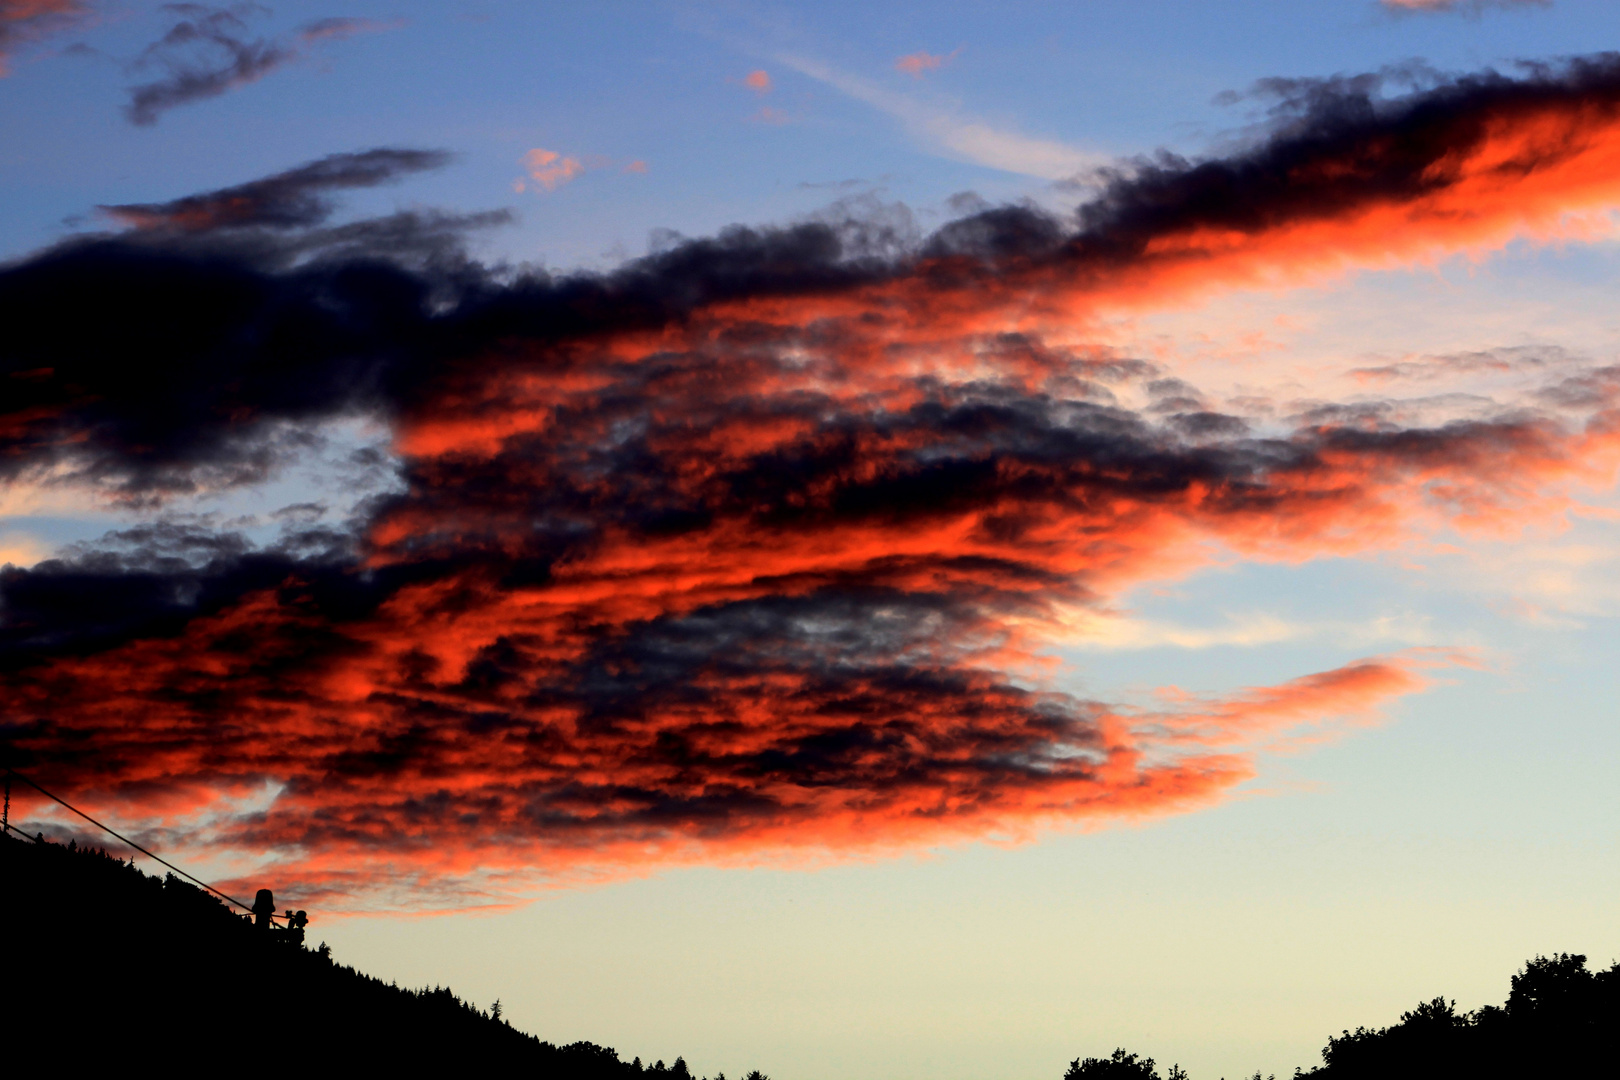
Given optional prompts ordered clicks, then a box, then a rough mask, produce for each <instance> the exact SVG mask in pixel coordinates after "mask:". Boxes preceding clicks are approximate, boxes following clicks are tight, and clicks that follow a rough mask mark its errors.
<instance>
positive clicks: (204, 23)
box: [124, 3, 403, 125]
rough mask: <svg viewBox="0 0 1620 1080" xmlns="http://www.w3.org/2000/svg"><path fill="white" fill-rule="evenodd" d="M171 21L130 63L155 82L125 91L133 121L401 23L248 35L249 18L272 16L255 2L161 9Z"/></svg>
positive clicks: (328, 24)
mask: <svg viewBox="0 0 1620 1080" xmlns="http://www.w3.org/2000/svg"><path fill="white" fill-rule="evenodd" d="M162 10H163V11H164V12H166V13H167V14H169V15H171V16H172V17H173V18H174V23H173V25H172V26H170V28H169V30H168V31H167V32H166V33H165V34H164V35H163V36H162V37H161V38H159V39H158V40H157V41H155V42H153V43H152V44H151V45H149V46H147V48H146V50H145V51H144V52H142V53H141V55H140V56H139V57H138V58H137V59H136V60H135V62H134V64H133V65H132V68H133V69H134V70H137V71H143V70H150V69H153V68H156V69H158V70H160V71H161V72H162V73H163V74H162V76H161V77H160V78H157V79H153V80H151V81H149V82H144V83H140V84H138V85H136V86H133V87H131V88H130V91H129V104H128V106H126V108H125V110H124V112H125V115H126V116H128V117H129V120H130V122H131V123H134V124H140V125H149V124H155V123H157V121H158V118H159V117H160V116H162V115H163V114H164V113H165V112H167V111H168V110H170V109H173V108H175V107H177V106H180V105H187V104H190V103H192V102H195V101H202V100H205V99H207V98H213V97H218V96H220V95H221V94H224V93H226V92H228V91H231V90H235V89H236V88H238V87H241V86H246V85H248V84H249V83H253V82H257V81H258V80H260V79H262V78H264V77H265V76H266V75H269V74H270V73H271V72H273V71H276V70H277V69H279V68H282V67H285V66H286V65H287V64H289V63H291V62H292V61H293V60H295V59H297V58H298V57H299V56H300V55H302V53H303V51H304V50H305V49H307V48H309V47H310V46H313V45H316V44H318V43H320V42H322V41H331V40H341V39H343V38H350V37H354V36H356V35H359V34H369V33H377V32H380V31H384V30H392V29H396V28H397V27H399V26H401V25H403V23H401V22H398V21H392V22H382V21H378V20H375V19H358V18H341V17H339V18H326V19H317V20H315V21H314V22H311V23H307V24H305V25H304V26H302V27H300V28H299V29H298V30H296V31H295V32H294V33H293V34H292V35H291V36H287V37H280V38H271V37H255V36H253V35H252V33H251V31H250V29H249V26H248V22H249V20H250V19H253V18H256V17H260V16H266V15H269V14H270V13H271V12H270V9H269V8H266V7H263V6H261V5H259V4H254V3H237V4H231V5H229V6H227V7H215V6H211V5H208V4H194V3H182V4H165V5H163V8H162Z"/></svg>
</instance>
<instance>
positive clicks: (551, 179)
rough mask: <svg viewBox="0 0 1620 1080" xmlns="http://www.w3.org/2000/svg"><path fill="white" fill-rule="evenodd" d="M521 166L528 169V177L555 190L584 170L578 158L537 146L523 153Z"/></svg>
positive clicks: (546, 187) (549, 189)
mask: <svg viewBox="0 0 1620 1080" xmlns="http://www.w3.org/2000/svg"><path fill="white" fill-rule="evenodd" d="M523 167H524V168H525V169H527V170H528V173H529V179H531V180H533V181H534V182H535V183H536V184H539V185H540V186H541V187H543V188H545V189H546V190H547V191H556V190H557V189H558V188H560V187H562V186H563V185H564V184H566V183H568V182H569V181H570V180H572V179H573V178H574V177H576V176H578V175H579V174H580V173H582V172H584V171H585V166H584V165H582V164H580V162H579V159H578V158H571V157H563V156H562V155H561V154H559V153H557V151H555V150H542V149H540V148H539V147H536V148H535V149H533V150H530V151H529V152H528V153H527V154H524V155H523Z"/></svg>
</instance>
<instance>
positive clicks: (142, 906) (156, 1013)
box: [0, 834, 766, 1080]
mask: <svg viewBox="0 0 1620 1080" xmlns="http://www.w3.org/2000/svg"><path fill="white" fill-rule="evenodd" d="M0 926H3V927H4V929H5V934H4V938H5V948H4V951H3V953H0V955H3V956H4V978H5V984H6V993H5V999H6V1002H7V1007H6V1010H5V1012H6V1016H5V1018H4V1020H3V1021H0V1023H3V1024H4V1026H5V1031H6V1038H7V1043H8V1052H9V1053H11V1054H12V1055H13V1057H14V1059H15V1060H23V1059H24V1057H25V1056H26V1057H29V1058H33V1059H34V1060H40V1061H56V1062H59V1063H60V1064H62V1065H70V1066H73V1067H74V1069H75V1071H78V1069H79V1068H80V1067H82V1066H86V1065H97V1064H101V1065H107V1066H115V1067H117V1068H119V1069H127V1068H128V1067H129V1066H130V1065H131V1063H133V1062H135V1061H145V1062H148V1063H149V1064H151V1065H153V1066H159V1065H160V1064H169V1065H175V1066H184V1067H186V1068H188V1069H196V1070H198V1071H204V1072H210V1073H220V1074H222V1075H233V1074H234V1075H253V1076H259V1075H272V1074H273V1075H278V1076H282V1077H287V1078H296V1077H300V1076H309V1075H324V1074H326V1073H327V1072H330V1071H335V1070H337V1069H344V1070H348V1069H354V1070H358V1071H357V1073H356V1075H371V1076H376V1075H383V1074H382V1073H381V1072H379V1070H382V1069H398V1070H401V1071H400V1072H399V1073H398V1075H402V1076H421V1075H424V1074H426V1073H428V1072H430V1071H432V1070H436V1069H445V1070H454V1072H453V1073H451V1075H457V1074H467V1073H469V1072H471V1071H474V1070H483V1069H501V1070H503V1071H502V1072H501V1073H500V1074H499V1075H513V1076H519V1075H520V1076H524V1077H537V1078H556V1080H688V1078H689V1077H690V1073H689V1072H688V1070H687V1067H686V1063H685V1062H684V1061H682V1060H681V1059H679V1058H677V1059H676V1061H675V1064H674V1065H673V1066H665V1065H664V1063H663V1062H661V1061H660V1062H658V1063H657V1064H656V1065H653V1066H643V1065H642V1064H641V1062H640V1060H639V1059H637V1060H635V1061H630V1062H625V1061H620V1060H619V1056H618V1054H617V1053H615V1052H614V1051H613V1050H611V1049H609V1048H607V1047H604V1046H596V1045H593V1044H591V1043H587V1042H576V1043H573V1044H570V1045H567V1046H555V1045H553V1044H551V1043H548V1042H542V1041H541V1040H540V1039H538V1038H536V1037H535V1036H533V1035H528V1034H525V1033H524V1032H522V1031H519V1030H517V1029H516V1028H514V1027H512V1026H511V1025H510V1024H508V1023H506V1022H505V1021H504V1020H502V1019H500V1017H499V1009H498V1008H497V1009H495V1010H493V1011H494V1013H495V1015H491V1014H490V1013H486V1012H483V1011H480V1010H479V1009H477V1008H475V1007H474V1006H473V1005H472V1004H470V1003H468V1002H464V1001H462V1000H460V999H459V998H457V997H456V995H455V994H454V993H452V992H451V991H450V990H449V988H447V987H434V988H433V989H431V990H428V989H423V990H408V989H404V988H401V987H398V986H392V985H390V984H388V983H385V982H382V981H381V980H379V979H375V978H372V977H371V976H369V975H363V974H361V973H360V972H358V971H356V970H355V969H354V968H352V967H347V966H344V965H342V964H337V963H334V962H333V961H332V959H331V957H330V954H329V952H328V951H327V950H326V948H325V947H324V945H323V946H322V947H321V948H318V949H308V948H305V947H304V946H303V945H302V944H298V943H297V942H296V941H294V940H293V939H294V936H295V935H292V934H288V933H286V932H285V931H276V932H268V931H266V930H262V929H255V927H254V926H253V924H252V923H251V922H249V921H248V920H246V919H244V918H242V917H241V916H240V915H238V914H235V913H233V912H232V911H231V910H230V909H229V908H228V907H226V905H225V904H223V903H222V902H220V901H219V900H217V899H215V898H214V897H213V896H211V895H209V894H208V893H206V892H204V891H203V890H201V889H199V888H197V887H195V886H193V885H190V884H187V883H186V882H184V881H183V880H181V879H179V878H177V877H175V876H174V875H173V874H169V875H167V876H166V877H164V878H162V879H159V878H156V877H152V876H150V875H148V874H145V873H142V872H141V871H140V870H138V869H137V868H136V867H135V866H134V865H133V863H124V862H120V861H119V860H118V859H115V858H113V857H112V856H110V855H107V854H106V853H105V852H102V851H99V850H94V849H90V848H78V847H76V846H75V845H68V846H65V847H64V846H62V845H60V844H53V843H49V842H30V841H27V840H23V839H18V838H16V837H14V836H12V835H3V834H0ZM30 1049H31V1050H32V1051H33V1052H32V1053H26V1051H28V1050H30ZM508 1069H510V1070H514V1071H513V1072H511V1073H510V1074H508V1073H506V1072H505V1070H508ZM515 1070H521V1071H515ZM715 1080H724V1078H723V1077H716V1078H715ZM745 1080H766V1078H765V1077H763V1076H761V1075H760V1074H758V1073H753V1074H750V1076H749V1077H748V1078H745Z"/></svg>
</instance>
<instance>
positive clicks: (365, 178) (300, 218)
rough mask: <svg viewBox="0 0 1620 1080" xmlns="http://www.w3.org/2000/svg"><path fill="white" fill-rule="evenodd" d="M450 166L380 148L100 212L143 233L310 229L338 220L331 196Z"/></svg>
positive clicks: (443, 160) (425, 155)
mask: <svg viewBox="0 0 1620 1080" xmlns="http://www.w3.org/2000/svg"><path fill="white" fill-rule="evenodd" d="M449 161H450V155H449V154H447V153H445V152H444V151H442V150H401V149H394V148H391V147H379V148H378V149H375V150H366V151H363V152H361V153H356V154H331V155H329V156H327V157H324V158H322V159H320V160H319V161H312V162H310V163H309V164H307V165H300V166H299V167H298V168H296V169H288V170H287V171H286V172H282V173H277V174H275V175H274V176H267V177H264V178H263V179H261V180H254V181H251V182H249V183H246V184H238V185H236V186H234V187H228V188H221V189H220V190H218V191H208V192H203V193H201V194H198V195H188V196H186V197H184V198H180V199H174V200H171V201H169V202H164V203H126V204H124V205H120V206H102V207H99V208H98V209H99V210H101V212H102V213H104V214H107V215H108V216H110V217H112V218H114V219H116V220H118V221H121V222H123V223H124V224H127V225H133V226H135V227H136V228H141V229H154V228H160V229H178V230H182V231H186V232H202V231H207V230H214V229H226V228H253V227H259V228H273V229H294V228H308V227H311V226H314V225H319V224H321V223H322V222H324V221H326V220H327V218H329V217H330V216H331V215H332V211H333V209H334V207H333V203H332V201H331V200H330V199H329V198H328V197H327V196H328V194H329V193H331V192H334V191H342V190H347V189H353V188H366V187H376V186H378V185H380V184H387V183H391V182H393V181H395V180H399V179H401V178H402V177H405V176H408V175H410V174H412V173H417V172H424V171H426V170H430V169H438V168H442V167H443V166H444V165H446V164H448V163H449Z"/></svg>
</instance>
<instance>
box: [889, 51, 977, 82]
mask: <svg viewBox="0 0 1620 1080" xmlns="http://www.w3.org/2000/svg"><path fill="white" fill-rule="evenodd" d="M957 51H958V52H960V51H961V50H957ZM954 56H956V53H955V52H953V53H950V54H949V55H946V56H935V55H934V54H932V53H929V52H914V53H910V54H908V55H906V56H902V57H901V58H900V59H898V60H896V61H895V62H894V67H895V70H896V71H903V72H905V73H906V74H907V75H910V76H911V77H912V78H914V79H920V78H922V77H923V73H924V72H928V71H937V70H938V69H939V67H940V65H942V64H944V63H945V62H946V61H948V60H950V59H952V58H953V57H954Z"/></svg>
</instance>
